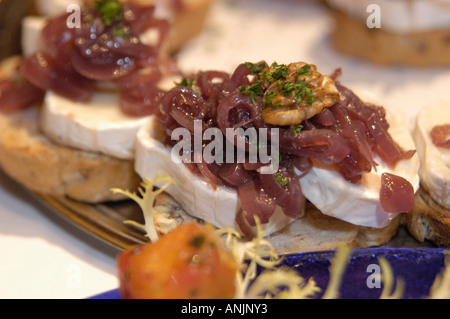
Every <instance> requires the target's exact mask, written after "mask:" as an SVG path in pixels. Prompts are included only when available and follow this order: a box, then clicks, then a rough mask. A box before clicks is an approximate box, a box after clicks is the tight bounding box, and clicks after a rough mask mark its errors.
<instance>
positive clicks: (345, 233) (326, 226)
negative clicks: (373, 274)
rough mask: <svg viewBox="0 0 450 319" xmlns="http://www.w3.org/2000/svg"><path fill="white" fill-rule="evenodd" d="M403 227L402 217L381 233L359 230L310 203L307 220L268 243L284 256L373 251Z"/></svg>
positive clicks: (365, 228)
mask: <svg viewBox="0 0 450 319" xmlns="http://www.w3.org/2000/svg"><path fill="white" fill-rule="evenodd" d="M400 224H401V217H400V216H399V217H398V218H395V219H394V220H393V221H392V222H391V223H390V224H389V225H388V226H386V227H385V228H381V229H376V228H369V227H363V226H357V225H353V224H350V223H347V222H345V221H342V220H340V219H337V218H334V217H331V216H327V215H324V214H323V213H321V212H320V211H319V210H318V209H317V208H316V207H315V206H314V205H312V204H311V203H309V202H308V203H307V206H306V210H305V215H304V216H303V217H301V218H299V219H297V220H296V221H294V222H293V223H292V224H290V225H288V226H287V227H285V228H284V229H282V230H281V231H279V232H277V233H274V234H272V235H271V236H269V237H268V240H269V241H270V242H271V243H272V245H273V246H274V248H275V249H276V250H277V251H279V252H281V253H283V254H290V253H296V252H311V251H325V250H335V249H338V248H339V247H340V246H342V245H345V246H347V247H350V248H354V249H355V248H369V247H376V246H381V245H384V244H386V243H388V242H389V241H390V240H391V239H392V238H393V237H394V236H395V235H396V234H397V231H398V229H399V226H400Z"/></svg>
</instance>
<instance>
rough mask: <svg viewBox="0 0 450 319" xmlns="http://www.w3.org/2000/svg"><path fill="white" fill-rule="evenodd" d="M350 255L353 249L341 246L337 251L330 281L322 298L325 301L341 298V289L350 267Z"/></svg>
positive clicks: (332, 264) (332, 263)
mask: <svg viewBox="0 0 450 319" xmlns="http://www.w3.org/2000/svg"><path fill="white" fill-rule="evenodd" d="M350 253H351V249H350V248H349V247H348V246H340V247H339V249H338V250H337V252H336V255H335V257H334V260H333V261H332V262H331V267H330V281H329V283H328V287H327V289H326V290H325V293H324V295H323V297H322V298H323V299H337V298H339V289H340V287H341V283H342V279H343V277H344V272H345V270H346V268H347V265H348V259H349V258H348V257H349V256H350Z"/></svg>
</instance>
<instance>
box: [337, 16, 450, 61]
mask: <svg viewBox="0 0 450 319" xmlns="http://www.w3.org/2000/svg"><path fill="white" fill-rule="evenodd" d="M332 15H333V19H334V24H335V26H334V30H333V32H332V41H333V44H334V46H335V48H336V49H337V50H339V51H340V52H342V53H344V54H348V55H351V56H354V57H358V58H362V59H365V60H368V61H370V62H373V63H376V64H380V65H407V66H417V67H428V66H448V65H450V31H449V30H448V29H447V30H433V31H425V32H414V33H405V34H397V33H392V32H388V31H385V30H384V29H382V28H381V29H370V28H368V27H367V26H366V24H365V23H364V22H361V21H359V20H355V19H354V18H352V17H350V16H348V15H346V14H345V13H343V12H341V11H339V10H333V11H332Z"/></svg>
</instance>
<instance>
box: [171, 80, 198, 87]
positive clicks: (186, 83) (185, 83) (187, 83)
mask: <svg viewBox="0 0 450 319" xmlns="http://www.w3.org/2000/svg"><path fill="white" fill-rule="evenodd" d="M194 81H195V79H194V78H189V79H186V78H183V79H182V80H181V82H175V85H176V86H187V87H190V88H191V87H192V86H193V85H194Z"/></svg>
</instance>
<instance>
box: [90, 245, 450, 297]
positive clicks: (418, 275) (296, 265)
mask: <svg viewBox="0 0 450 319" xmlns="http://www.w3.org/2000/svg"><path fill="white" fill-rule="evenodd" d="M334 254H335V252H334V251H326V252H315V253H299V254H292V255H286V256H284V257H285V258H284V262H283V263H282V265H283V266H287V267H290V268H293V269H295V270H296V271H298V272H299V274H300V275H301V276H302V277H303V278H305V279H309V278H314V279H315V281H316V284H317V285H318V286H319V287H320V288H322V290H325V288H326V287H327V285H328V280H329V267H330V260H332V258H333V257H334ZM379 257H384V258H385V259H387V260H388V262H389V264H390V265H391V267H392V270H393V272H394V276H395V277H396V278H402V279H403V281H404V283H405V292H404V298H405V299H421V298H425V297H427V296H428V295H429V291H430V288H431V286H432V284H433V282H434V280H435V278H436V276H437V275H438V274H439V273H440V272H441V271H442V270H443V269H444V267H445V254H444V250H443V249H429V248H379V249H355V250H353V252H352V255H351V257H350V260H349V265H348V267H347V270H346V272H345V274H344V278H343V283H342V287H341V298H342V299H377V298H379V297H380V294H381V292H382V287H381V288H380V287H376V286H377V285H376V281H373V280H372V279H373V277H374V276H373V274H374V269H377V266H378V265H379V262H378V258H379ZM374 286H375V287H374ZM318 297H321V296H320V295H319V296H318ZM90 299H120V295H119V292H118V290H113V291H109V292H106V293H103V294H100V295H98V296H94V297H92V298H90Z"/></svg>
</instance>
